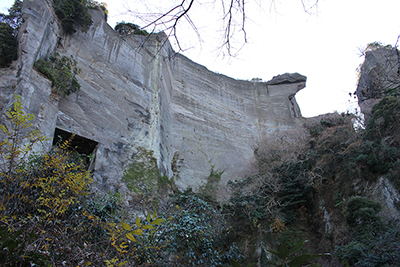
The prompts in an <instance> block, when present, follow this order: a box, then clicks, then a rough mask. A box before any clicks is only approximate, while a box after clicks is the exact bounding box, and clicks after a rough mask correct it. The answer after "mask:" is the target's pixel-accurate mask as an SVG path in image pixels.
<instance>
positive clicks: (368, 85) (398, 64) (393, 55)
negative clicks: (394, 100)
mask: <svg viewBox="0 0 400 267" xmlns="http://www.w3.org/2000/svg"><path fill="white" fill-rule="evenodd" d="M399 87H400V55H399V51H398V50H397V49H396V48H394V49H392V48H388V47H385V48H380V49H377V50H372V51H368V52H366V54H365V60H364V63H363V64H362V66H361V69H360V78H359V82H358V86H357V90H356V95H357V98H358V104H359V106H360V108H361V112H362V113H364V114H365V115H367V116H368V115H370V112H371V109H372V107H373V106H374V105H375V104H376V103H377V102H378V101H379V100H380V99H382V98H383V97H384V96H386V95H390V94H393V93H397V92H395V91H396V90H398V88H399Z"/></svg>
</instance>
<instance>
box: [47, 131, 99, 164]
mask: <svg viewBox="0 0 400 267" xmlns="http://www.w3.org/2000/svg"><path fill="white" fill-rule="evenodd" d="M72 134H73V133H70V132H67V131H64V130H61V129H59V128H56V129H55V131H54V136H53V146H57V145H60V144H61V143H62V142H63V141H65V140H68V139H70V137H71V136H72ZM98 144H99V143H98V142H96V141H94V140H90V139H88V138H85V137H83V136H80V135H77V134H75V136H74V138H73V139H72V141H71V143H70V144H69V147H68V150H71V151H74V152H77V153H79V155H80V156H81V157H82V158H83V159H84V160H85V163H86V165H87V166H88V169H89V170H91V171H93V169H94V161H95V156H96V149H97V145H98Z"/></svg>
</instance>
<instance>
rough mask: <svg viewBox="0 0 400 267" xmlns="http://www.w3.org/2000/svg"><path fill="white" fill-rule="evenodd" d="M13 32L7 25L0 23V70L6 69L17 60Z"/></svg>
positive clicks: (15, 41)
mask: <svg viewBox="0 0 400 267" xmlns="http://www.w3.org/2000/svg"><path fill="white" fill-rule="evenodd" d="M13 32H14V29H13V28H12V27H11V26H10V25H9V24H7V23H3V22H0V68H4V67H8V66H9V65H10V63H11V62H12V61H13V60H16V59H17V40H16V38H15V36H14V35H13Z"/></svg>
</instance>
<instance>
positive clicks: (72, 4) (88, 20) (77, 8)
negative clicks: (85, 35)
mask: <svg viewBox="0 0 400 267" xmlns="http://www.w3.org/2000/svg"><path fill="white" fill-rule="evenodd" d="M53 8H54V11H55V13H56V15H57V17H58V19H59V20H60V22H61V25H62V27H63V29H64V32H65V33H66V34H73V33H75V32H76V30H77V29H80V30H81V31H82V32H87V31H88V30H89V27H90V26H91V25H92V24H93V21H92V16H91V15H90V13H89V10H88V5H87V1H86V0H54V1H53Z"/></svg>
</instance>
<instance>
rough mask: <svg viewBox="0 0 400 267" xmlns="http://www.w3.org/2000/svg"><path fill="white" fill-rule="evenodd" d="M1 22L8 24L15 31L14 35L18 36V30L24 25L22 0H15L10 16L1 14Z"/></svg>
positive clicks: (9, 11)
mask: <svg viewBox="0 0 400 267" xmlns="http://www.w3.org/2000/svg"><path fill="white" fill-rule="evenodd" d="M0 22H3V23H7V24H8V25H10V27H11V28H13V29H14V31H13V35H14V36H17V33H18V29H19V27H20V26H21V23H22V0H15V2H14V4H13V5H12V6H11V7H10V8H9V9H8V14H7V15H6V14H3V13H0Z"/></svg>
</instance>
